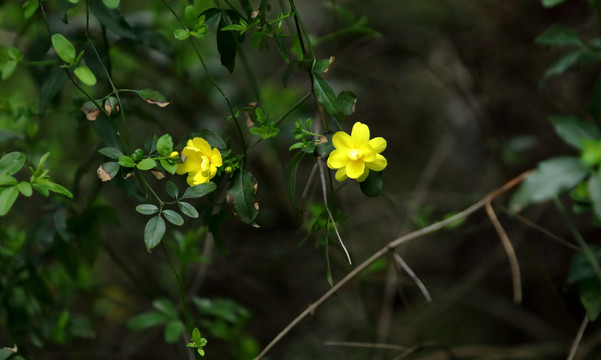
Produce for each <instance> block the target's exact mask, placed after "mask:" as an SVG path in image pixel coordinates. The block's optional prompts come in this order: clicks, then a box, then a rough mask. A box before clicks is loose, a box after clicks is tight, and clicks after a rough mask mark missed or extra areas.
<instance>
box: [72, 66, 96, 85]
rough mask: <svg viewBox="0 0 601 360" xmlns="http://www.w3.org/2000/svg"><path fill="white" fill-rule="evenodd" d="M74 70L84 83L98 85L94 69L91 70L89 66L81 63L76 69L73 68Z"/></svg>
mask: <svg viewBox="0 0 601 360" xmlns="http://www.w3.org/2000/svg"><path fill="white" fill-rule="evenodd" d="M73 72H74V73H75V76H77V78H78V79H79V80H81V82H82V83H84V84H86V85H89V86H94V85H96V76H94V73H93V72H92V70H90V68H88V67H87V66H85V65H80V66H78V67H77V68H76V69H75V70H73Z"/></svg>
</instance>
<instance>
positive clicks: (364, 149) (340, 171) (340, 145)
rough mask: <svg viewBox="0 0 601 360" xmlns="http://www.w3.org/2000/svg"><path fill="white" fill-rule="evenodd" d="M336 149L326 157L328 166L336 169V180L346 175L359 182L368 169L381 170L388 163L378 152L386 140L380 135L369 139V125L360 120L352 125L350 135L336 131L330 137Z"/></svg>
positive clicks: (343, 178)
mask: <svg viewBox="0 0 601 360" xmlns="http://www.w3.org/2000/svg"><path fill="white" fill-rule="evenodd" d="M332 144H333V145H334V147H335V148H336V150H334V151H332V152H331V153H330V156H329V157H328V167H329V168H330V169H334V170H337V171H336V180H338V181H344V180H345V179H346V178H347V177H349V178H351V179H356V180H357V181H359V182H361V181H364V180H365V179H366V178H367V175H369V170H373V171H382V170H384V168H386V165H388V162H387V161H386V158H385V157H384V156H382V155H380V153H381V152H382V151H384V149H386V140H384V138H381V137H377V138H373V139H371V140H370V139H369V127H368V126H367V125H365V124H362V123H360V122H356V123H355V125H353V130H352V132H351V135H349V134H347V133H345V132H344V131H338V132H337V133H336V134H334V136H333V137H332Z"/></svg>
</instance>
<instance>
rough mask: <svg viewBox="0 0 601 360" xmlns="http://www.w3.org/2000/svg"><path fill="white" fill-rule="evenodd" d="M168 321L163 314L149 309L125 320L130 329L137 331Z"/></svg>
mask: <svg viewBox="0 0 601 360" xmlns="http://www.w3.org/2000/svg"><path fill="white" fill-rule="evenodd" d="M167 321H169V319H168V318H167V317H166V316H165V314H163V313H160V312H158V311H150V312H147V313H144V314H140V315H137V316H134V317H133V318H131V319H130V320H129V321H128V322H127V328H128V329H129V330H131V331H139V330H144V329H148V328H150V327H154V326H158V325H162V324H164V323H166V322H167Z"/></svg>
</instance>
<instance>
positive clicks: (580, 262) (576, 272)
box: [567, 245, 601, 284]
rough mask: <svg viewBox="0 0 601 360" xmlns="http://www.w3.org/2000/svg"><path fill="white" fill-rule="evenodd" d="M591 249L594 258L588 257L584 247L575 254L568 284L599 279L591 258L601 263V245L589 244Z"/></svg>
mask: <svg viewBox="0 0 601 360" xmlns="http://www.w3.org/2000/svg"><path fill="white" fill-rule="evenodd" d="M589 249H590V251H591V253H592V259H589V258H587V255H586V253H585V251H584V250H582V249H581V250H578V252H577V253H575V254H574V257H573V258H572V264H571V266H570V272H569V274H568V279H567V283H568V284H574V283H577V282H580V281H582V280H586V279H597V280H598V279H599V278H598V277H597V275H596V274H595V270H594V269H593V265H592V264H591V260H592V261H596V262H597V263H601V246H599V245H589Z"/></svg>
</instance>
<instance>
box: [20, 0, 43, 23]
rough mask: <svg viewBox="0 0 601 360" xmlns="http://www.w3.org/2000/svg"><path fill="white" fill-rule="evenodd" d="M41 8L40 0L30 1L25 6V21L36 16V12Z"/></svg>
mask: <svg viewBox="0 0 601 360" xmlns="http://www.w3.org/2000/svg"><path fill="white" fill-rule="evenodd" d="M39 6H40V2H39V1H38V0H29V1H27V2H26V3H25V4H23V16H24V17H25V19H29V18H30V17H32V16H33V14H35V12H36V10H37V9H38V7H39Z"/></svg>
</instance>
